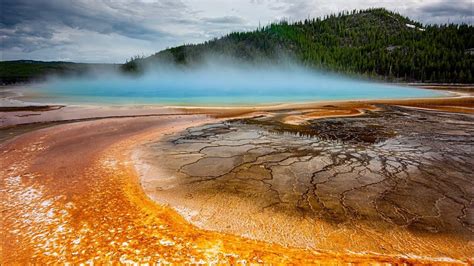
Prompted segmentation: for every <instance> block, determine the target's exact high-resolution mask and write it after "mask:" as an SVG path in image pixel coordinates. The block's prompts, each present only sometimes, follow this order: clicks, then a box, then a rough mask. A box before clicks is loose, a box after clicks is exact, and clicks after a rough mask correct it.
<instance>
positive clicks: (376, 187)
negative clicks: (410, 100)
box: [135, 105, 474, 260]
mask: <svg viewBox="0 0 474 266" xmlns="http://www.w3.org/2000/svg"><path fill="white" fill-rule="evenodd" d="M377 107H378V108H379V109H381V111H370V110H369V111H367V112H366V113H365V114H364V115H362V116H358V117H350V118H349V117H346V118H326V119H319V120H312V121H310V122H308V123H305V124H302V125H289V124H286V123H283V122H280V121H284V120H285V119H284V117H285V116H287V115H291V113H287V111H285V110H282V111H280V112H276V113H275V114H273V115H272V116H261V117H257V118H248V119H239V120H232V121H228V122H219V123H214V124H209V125H205V126H200V127H194V128H189V129H187V130H186V131H184V132H182V133H180V134H175V135H171V136H168V137H166V138H164V139H161V140H160V141H157V142H154V143H150V144H148V145H147V146H146V147H145V148H144V149H143V148H142V149H141V151H139V152H137V153H136V154H135V157H136V158H138V159H140V160H141V162H142V165H141V166H140V167H139V169H140V172H141V173H142V175H143V177H142V182H143V184H142V185H143V186H144V188H145V191H146V193H147V194H148V195H150V196H151V197H152V198H153V199H154V200H156V201H158V202H160V203H167V204H170V205H171V206H173V207H174V208H175V209H176V210H177V211H178V212H179V213H180V214H182V215H183V216H184V217H186V218H187V220H188V221H190V222H191V223H193V224H194V225H197V226H198V227H201V228H205V229H210V230H216V231H220V232H225V233H231V234H236V235H242V236H245V237H249V238H253V239H258V240H264V241H269V242H275V243H279V244H282V245H290V246H296V247H303V248H312V249H317V250H329V251H332V252H343V253H353V252H356V253H381V254H390V255H411V256H420V257H448V258H456V259H462V260H467V259H469V258H470V257H472V254H474V245H473V240H474V237H473V231H474V207H473V199H474V172H473V169H474V160H473V158H474V149H473V145H474V116H473V115H472V114H456V113H443V112H438V111H433V110H420V109H413V108H409V107H408V108H407V107H397V106H389V105H379V106H377Z"/></svg>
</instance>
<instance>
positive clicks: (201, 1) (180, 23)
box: [0, 0, 474, 63]
mask: <svg viewBox="0 0 474 266" xmlns="http://www.w3.org/2000/svg"><path fill="white" fill-rule="evenodd" d="M473 2H474V1H473V0H0V5H1V6H0V15H1V21H0V40H1V60H15V59H35V60H64V61H76V62H108V63H121V62H124V61H125V60H126V58H129V57H131V56H133V55H137V54H138V55H150V54H153V53H155V52H157V51H159V50H162V49H164V48H167V47H170V46H175V45H180V44H184V43H197V42H202V41H205V40H208V39H211V38H214V37H219V36H221V35H223V34H226V33H229V32H232V31H237V30H238V31H242V30H252V29H255V28H256V27H257V26H258V25H259V23H261V24H262V25H265V24H268V23H269V22H272V21H276V20H280V19H282V18H286V19H290V20H298V19H304V18H307V17H319V16H324V15H326V14H330V13H333V12H338V11H342V10H351V9H365V8H369V7H386V8H388V9H390V10H392V11H396V12H399V13H402V14H403V15H406V16H409V17H411V18H413V19H415V20H419V21H421V22H423V23H447V22H465V23H469V24H473V23H474V19H473Z"/></svg>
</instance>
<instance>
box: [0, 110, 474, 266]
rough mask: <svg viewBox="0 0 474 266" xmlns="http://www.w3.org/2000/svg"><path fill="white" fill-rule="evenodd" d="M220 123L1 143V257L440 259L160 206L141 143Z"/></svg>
mask: <svg viewBox="0 0 474 266" xmlns="http://www.w3.org/2000/svg"><path fill="white" fill-rule="evenodd" d="M471 103H472V101H471ZM201 112H202V110H201ZM244 113H246V112H239V114H244ZM210 121H212V119H210V118H208V117H205V116H199V115H195V116H193V115H188V116H179V115H170V116H160V117H137V118H121V119H117V118H114V119H103V120H97V121H86V122H78V123H72V124H63V125H57V126H54V127H49V128H45V129H41V130H36V131H33V132H30V133H25V134H23V135H21V136H19V137H16V138H13V139H10V140H8V141H6V142H4V143H2V144H0V154H1V155H0V156H1V160H0V191H1V198H0V210H1V213H2V215H1V228H0V233H1V236H0V239H1V240H0V241H1V253H0V261H1V264H3V265H11V264H26V263H37V264H45V263H66V262H71V263H75V264H76V263H86V262H94V263H100V262H122V263H125V262H175V263H184V262H191V263H192V262H216V261H218V262H230V263H234V262H244V261H245V262H251V263H263V262H265V263H294V264H310V263H314V264H317V263H319V264H321V263H323V264H340V263H348V262H354V263H359V264H370V263H372V264H373V263H395V264H401V263H419V264H425V263H433V262H430V261H423V260H421V259H417V258H402V257H388V256H382V255H377V254H361V255H355V254H332V253H324V254H321V253H317V252H316V251H310V250H304V249H295V248H289V247H283V246H279V245H274V244H269V243H264V242H258V241H252V240H248V239H245V238H241V237H237V236H231V235H226V234H221V233H215V232H208V231H203V230H200V229H197V228H195V227H193V226H191V225H190V224H188V223H187V222H186V221H185V220H184V219H183V218H181V217H180V216H179V215H177V214H176V213H175V212H174V211H173V210H172V209H170V208H168V207H167V206H159V205H156V204H155V203H153V202H152V201H151V200H149V199H148V198H147V197H146V196H145V194H144V193H143V191H142V188H141V186H140V184H139V182H138V178H137V175H136V172H135V170H134V168H133V165H132V163H131V154H130V151H131V148H132V147H134V146H136V145H138V144H140V143H143V142H145V141H149V140H152V139H157V138H158V137H159V136H162V135H163V134H168V133H172V132H177V131H179V130H183V129H185V128H187V127H189V126H192V125H198V124H202V123H206V122H210ZM435 263H439V264H443V263H444V264H456V263H459V262H457V261H436V262H435ZM466 263H467V264H469V263H470V262H466Z"/></svg>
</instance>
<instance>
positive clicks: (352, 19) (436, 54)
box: [122, 9, 474, 83]
mask: <svg viewBox="0 0 474 266" xmlns="http://www.w3.org/2000/svg"><path fill="white" fill-rule="evenodd" d="M473 48H474V27H473V26H468V25H454V24H450V25H428V26H423V25H422V24H421V23H418V22H414V21H412V20H410V19H408V18H406V17H403V16H401V15H399V14H396V13H393V12H390V11H387V10H385V9H369V10H364V11H352V12H344V13H340V14H338V15H331V16H328V17H325V18H323V19H319V18H317V19H312V20H309V19H308V20H305V21H301V22H295V23H289V22H286V21H282V22H279V23H273V24H270V25H268V26H266V27H263V28H259V29H257V30H256V31H252V32H235V33H231V34H229V35H227V36H224V37H222V38H219V39H214V40H211V41H207V42H205V43H202V44H197V45H183V46H179V47H175V48H170V49H167V50H164V51H161V52H159V53H157V54H155V55H153V56H151V57H148V58H136V59H133V60H130V61H128V62H127V63H126V64H124V65H123V66H122V68H123V69H124V70H127V71H138V70H140V66H141V65H142V64H153V63H156V62H170V61H171V62H175V63H178V64H193V63H199V62H201V61H202V60H204V59H205V58H206V57H207V56H208V55H224V56H228V57H231V58H235V59H239V60H243V61H249V62H258V61H260V60H281V57H282V55H284V57H285V58H287V57H290V58H293V59H294V60H296V61H299V62H301V63H302V64H304V65H306V66H309V67H314V68H318V69H324V70H329V71H335V72H340V73H345V74H350V75H363V76H367V77H370V78H377V79H385V80H389V81H418V82H443V83H445V82H449V83H472V82H474V78H473V75H474V73H473V69H474V66H473V63H474V50H473Z"/></svg>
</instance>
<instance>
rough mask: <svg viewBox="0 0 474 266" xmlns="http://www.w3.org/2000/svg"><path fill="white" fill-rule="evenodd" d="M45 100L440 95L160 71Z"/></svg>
mask: <svg viewBox="0 0 474 266" xmlns="http://www.w3.org/2000/svg"><path fill="white" fill-rule="evenodd" d="M39 92H40V93H41V94H42V95H43V97H44V99H46V100H50V101H54V102H61V103H103V104H161V105H257V104H274V103H293V102H311V101H323V100H348V99H383V98H414V97H435V96H440V95H443V94H442V93H440V92H437V91H431V90H424V89H416V88H410V87H401V86H394V85H387V84H381V83H375V82H368V81H360V80H354V79H348V78H344V77H340V76H335V75H330V74H321V73H317V72H314V71H310V70H306V69H302V68H284V69H279V68H276V67H275V68H272V67H270V68H265V69H263V68H226V67H213V68H205V69H193V70H179V69H173V70H160V71H154V72H149V73H148V74H146V75H143V76H140V77H131V76H123V75H118V74H110V73H109V74H101V75H96V76H91V77H87V78H70V79H53V80H51V81H50V82H48V83H46V84H44V85H42V86H41V87H40V88H39Z"/></svg>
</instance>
